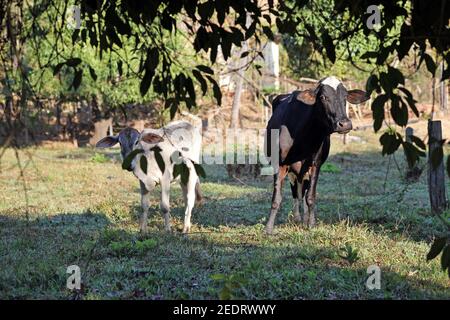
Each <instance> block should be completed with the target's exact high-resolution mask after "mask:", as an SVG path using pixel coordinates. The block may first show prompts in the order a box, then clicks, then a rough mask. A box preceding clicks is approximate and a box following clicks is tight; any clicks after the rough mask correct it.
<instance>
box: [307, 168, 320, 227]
mask: <svg viewBox="0 0 450 320" xmlns="http://www.w3.org/2000/svg"><path fill="white" fill-rule="evenodd" d="M319 171H320V166H318V165H312V166H311V169H310V179H311V180H310V185H309V188H308V191H307V193H306V205H307V206H308V214H309V222H308V224H307V225H308V226H309V227H313V226H314V225H315V224H316V186H317V180H318V179H319Z"/></svg>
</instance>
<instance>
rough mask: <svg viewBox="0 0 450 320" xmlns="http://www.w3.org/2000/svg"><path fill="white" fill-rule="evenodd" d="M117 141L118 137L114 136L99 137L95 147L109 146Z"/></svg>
mask: <svg viewBox="0 0 450 320" xmlns="http://www.w3.org/2000/svg"><path fill="white" fill-rule="evenodd" d="M117 142H119V138H118V137H115V136H107V137H104V138H103V139H101V140H100V141H99V142H97V143H96V144H95V147H96V148H111V147H112V146H113V145H115V144H116V143H117Z"/></svg>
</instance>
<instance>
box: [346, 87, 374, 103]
mask: <svg viewBox="0 0 450 320" xmlns="http://www.w3.org/2000/svg"><path fill="white" fill-rule="evenodd" d="M369 98H370V96H369V95H368V94H367V93H366V92H365V91H363V90H358V89H354V90H349V91H347V101H348V102H350V103H351V104H358V103H363V102H364V101H367V100H369Z"/></svg>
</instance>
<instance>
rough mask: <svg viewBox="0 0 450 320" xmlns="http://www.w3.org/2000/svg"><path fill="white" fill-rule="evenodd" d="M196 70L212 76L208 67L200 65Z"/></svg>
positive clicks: (212, 72)
mask: <svg viewBox="0 0 450 320" xmlns="http://www.w3.org/2000/svg"><path fill="white" fill-rule="evenodd" d="M196 68H197V69H198V70H200V71H201V72H204V73H208V74H214V71H212V69H211V68H210V67H207V66H204V65H202V64H200V65H198V66H197V67H196Z"/></svg>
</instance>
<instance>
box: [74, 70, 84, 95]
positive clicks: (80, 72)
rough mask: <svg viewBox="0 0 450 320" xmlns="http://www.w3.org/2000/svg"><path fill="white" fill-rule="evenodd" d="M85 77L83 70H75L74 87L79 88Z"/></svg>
mask: <svg viewBox="0 0 450 320" xmlns="http://www.w3.org/2000/svg"><path fill="white" fill-rule="evenodd" d="M82 78H83V70H75V75H74V77H73V81H72V88H74V90H77V89H78V88H79V87H80V85H81V79H82Z"/></svg>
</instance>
